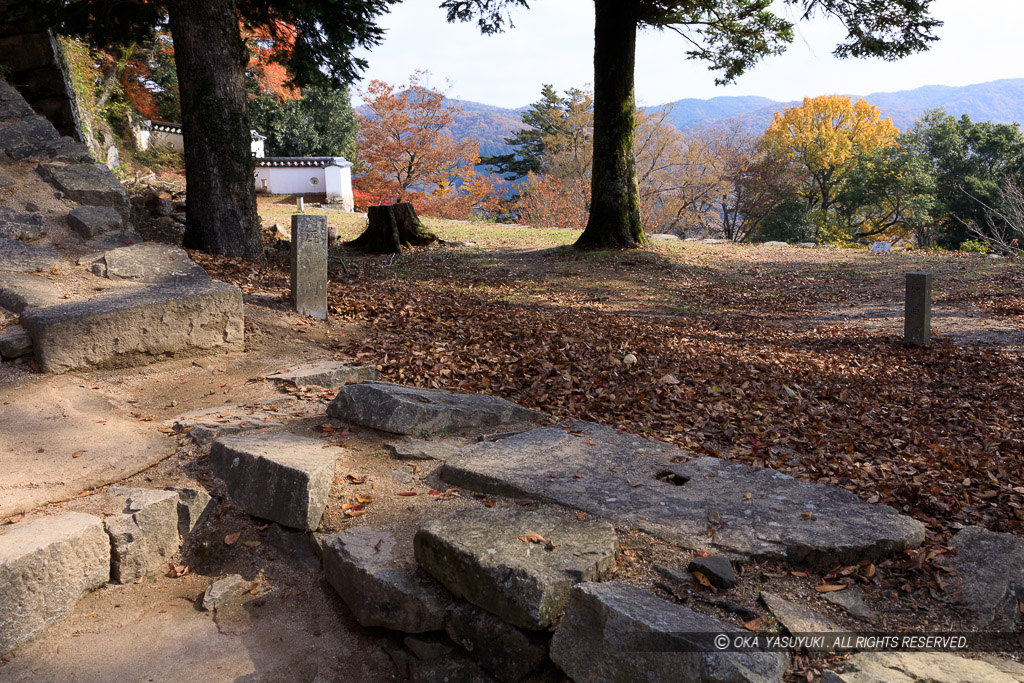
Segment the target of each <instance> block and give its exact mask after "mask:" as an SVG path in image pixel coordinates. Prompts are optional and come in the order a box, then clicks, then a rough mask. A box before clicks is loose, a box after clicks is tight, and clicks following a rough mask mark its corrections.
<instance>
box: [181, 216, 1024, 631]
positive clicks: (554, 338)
mask: <svg viewBox="0 0 1024 683" xmlns="http://www.w3.org/2000/svg"><path fill="white" fill-rule="evenodd" d="M292 206H293V204H291V203H284V202H282V203H270V202H267V203H264V204H263V205H262V206H261V213H262V215H263V219H264V223H265V224H271V223H274V222H279V223H281V224H287V220H288V215H289V214H290V213H291V211H292ZM311 211H312V212H316V211H317V210H316V209H312V210H311ZM325 213H327V214H328V216H329V222H330V224H331V225H337V226H338V228H339V232H340V234H341V235H342V237H343V239H350V238H352V237H355V236H356V235H358V234H359V232H361V230H362V229H363V228H364V227H365V219H363V218H362V217H360V216H358V215H352V214H341V213H338V212H325ZM427 222H428V225H429V226H430V227H431V228H432V229H434V230H435V231H436V232H437V233H438V234H439V236H441V237H442V238H443V239H445V240H451V241H466V242H472V243H474V246H469V247H458V248H449V247H429V248H421V249H413V250H408V251H405V252H403V253H402V254H401V255H399V256H398V257H396V258H394V259H392V258H391V257H390V256H364V255H359V254H353V253H350V252H347V251H345V250H336V251H334V252H332V259H331V277H332V282H331V284H330V287H329V294H330V298H329V306H330V313H331V315H332V317H333V318H334V319H335V320H340V321H345V322H347V323H351V325H349V326H348V327H346V329H348V330H354V331H356V332H354V333H352V332H350V333H347V334H345V335H344V336H339V337H338V338H336V339H328V340H323V341H319V342H318V343H320V344H322V345H324V346H325V347H326V348H328V349H330V350H331V351H333V352H334V353H335V355H336V356H337V357H339V358H346V359H355V360H359V361H361V362H370V363H374V364H377V365H379V366H381V368H382V375H383V378H384V379H387V380H391V381H396V382H401V383H406V384H412V385H418V386H432V387H441V388H446V389H452V390H460V391H478V392H487V393H491V394H495V395H499V396H503V397H505V398H509V399H511V400H514V401H517V402H519V403H522V404H524V405H526V406H529V407H531V408H536V409H539V410H542V411H545V412H547V413H548V414H550V415H551V416H552V418H553V419H555V420H561V419H567V418H577V419H586V420H592V421H596V422H601V423H604V424H607V425H611V426H615V427H618V428H621V429H625V430H627V431H630V432H634V433H638V434H641V435H644V436H647V437H650V438H653V439H660V440H664V441H669V442H672V443H675V444H678V445H680V446H682V447H684V448H687V449H690V450H693V451H695V452H700V453H708V454H711V455H716V456H720V457H723V458H727V459H730V460H735V461H739V462H745V463H749V464H750V465H751V466H758V467H760V466H768V467H772V468H775V469H777V470H779V471H782V472H785V473H787V474H791V475H792V476H794V477H797V478H799V479H802V480H806V481H814V482H820V483H825V484H830V485H833V486H840V487H843V488H846V489H848V490H850V491H853V492H854V493H855V494H857V495H858V496H860V497H861V498H862V499H864V500H866V501H868V502H871V503H879V504H886V505H891V506H893V507H895V508H897V509H899V510H901V511H902V512H904V513H906V514H909V515H911V516H913V517H915V518H917V519H919V520H921V521H922V522H924V523H925V524H926V525H927V530H928V538H927V541H926V544H925V546H924V547H923V548H922V549H920V550H918V551H913V552H909V553H907V554H906V555H905V556H900V557H896V558H893V559H892V560H888V561H886V562H883V563H880V564H879V565H878V567H875V566H873V565H872V566H870V567H867V566H865V567H851V568H846V569H842V568H838V569H839V573H837V574H836V575H835V576H834V577H833V579H832V580H833V581H836V580H838V581H840V582H843V581H845V582H846V583H848V584H850V585H854V584H863V585H864V586H865V587H868V586H870V587H872V588H879V589H882V591H883V592H884V593H885V594H888V595H890V596H891V597H896V596H897V595H900V596H903V597H904V598H906V602H905V603H903V605H902V607H904V608H906V609H901V612H905V613H906V614H905V615H904V618H896V619H894V622H896V623H892V625H896V624H897V623H902V624H903V625H904V626H912V625H913V616H914V610H915V609H922V610H925V612H926V613H928V614H931V615H932V616H933V617H935V616H940V615H941V606H940V604H939V603H938V602H937V600H936V598H937V597H939V595H940V593H941V591H942V590H943V589H944V588H945V586H946V585H947V584H948V581H949V580H950V579H949V572H948V571H947V565H946V563H945V558H946V557H947V554H948V552H949V550H948V548H947V545H946V544H947V542H948V540H949V537H950V536H951V535H952V534H953V533H955V532H956V531H957V530H958V529H960V528H962V527H963V526H966V525H970V524H978V525H981V526H984V527H986V528H989V529H992V530H996V531H1010V532H1015V533H1018V534H1021V533H1024V528H1022V524H1024V508H1022V504H1024V473H1022V467H1021V465H1022V462H1021V461H1022V454H1024V424H1022V417H1021V414H1022V410H1021V408H1022V403H1024V372H1022V370H1024V367H1022V364H1024V355H1022V354H1021V353H1019V350H1020V348H1021V346H1022V343H1021V342H1022V337H1024V266H1022V265H1021V264H1020V263H1017V262H1012V261H1002V260H989V259H985V258H981V257H977V256H968V255H963V254H942V253H935V252H925V251H915V252H903V253H893V254H886V255H880V254H870V253H868V252H867V251H866V250H847V249H842V250H841V249H813V250H811V249H798V248H784V249H783V248H765V247H760V246H752V245H733V244H726V245H705V244H700V243H691V242H683V241H678V240H672V241H669V240H654V241H653V244H652V245H651V246H650V247H648V248H645V249H642V250H635V251H629V252H613V253H582V254H581V253H577V252H575V251H573V250H572V249H571V248H570V246H569V245H571V243H572V242H573V240H574V239H575V238H576V235H577V233H575V232H572V231H562V230H536V229H531V228H525V227H519V226H507V225H495V224H487V223H462V222H451V221H430V220H428V221H427ZM194 256H195V258H196V259H197V260H198V261H199V262H200V263H201V264H202V265H203V266H204V267H206V268H207V270H209V271H210V272H211V273H212V274H213V275H214V276H215V277H222V278H224V279H228V280H231V281H234V282H236V283H237V284H239V285H240V286H242V287H243V290H244V291H246V292H247V293H248V294H250V295H251V296H250V297H249V303H250V305H258V304H259V302H260V301H266V302H276V303H275V304H274V305H280V303H281V301H282V300H285V299H287V296H288V293H287V290H288V268H287V252H286V250H285V249H284V248H282V249H279V250H277V251H276V252H274V253H273V254H272V258H271V264H270V265H269V266H267V267H265V268H256V269H254V268H253V267H252V266H251V265H250V264H247V263H244V262H239V261H234V260H231V259H224V258H214V257H209V256H205V255H202V254H195V255H194ZM921 270H924V271H928V272H931V273H933V275H934V277H935V287H934V312H935V322H934V325H933V340H934V344H933V346H932V347H931V348H928V349H922V348H912V347H906V346H904V345H903V343H902V330H901V329H900V327H899V325H900V324H901V320H900V319H899V316H900V315H901V311H902V295H903V275H904V273H905V272H908V271H921ZM879 309H884V310H887V311H889V317H882V318H879V316H878V315H877V314H876V313H875V312H876V311H877V310H879ZM949 315H955V316H956V317H957V320H958V324H957V325H956V326H953V325H946V324H945V323H944V318H943V316H949ZM634 359H635V361H634ZM641 536H642V535H641ZM638 539H639V540H638V542H637V545H636V551H635V552H636V557H637V560H636V561H637V562H638V563H639V565H644V566H646V567H647V569H648V571H646V572H639V573H638V578H637V579H636V580H637V581H639V582H644V581H649V580H650V576H651V574H650V571H649V568H650V565H651V564H652V563H653V562H654V561H657V558H658V556H659V554H661V553H664V552H668V551H666V550H664V549H659V548H657V547H655V546H656V545H657V544H652V543H650V542H649V539H647V540H644V539H643V538H641V537H639V536H638ZM639 565H638V566H639ZM627 568H628V565H627ZM752 571H755V573H757V574H758V579H759V580H758V583H762V582H764V581H766V580H770V579H771V576H772V572H777V571H778V570H776V569H769V570H767V571H768V572H769V574H768V575H765V576H761V574H763V573H764V572H763V571H761V570H760V569H757V570H752ZM844 572H845V573H844ZM626 573H628V572H626ZM779 576H780V577H781V576H782V575H779ZM908 610H909V611H908Z"/></svg>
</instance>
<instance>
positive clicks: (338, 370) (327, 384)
mask: <svg viewBox="0 0 1024 683" xmlns="http://www.w3.org/2000/svg"><path fill="white" fill-rule="evenodd" d="M378 374H379V373H378V372H377V368H376V367H375V366H373V365H349V364H348V363H341V362H337V361H325V362H323V363H317V364H315V365H304V366H302V367H297V368H291V369H289V370H283V371H281V372H273V373H271V374H269V375H267V379H270V380H274V381H277V382H289V383H291V384H294V385H295V386H297V387H323V388H325V389H337V388H339V387H343V386H345V385H346V384H354V383H355V382H362V381H364V380H373V379H377V375H378Z"/></svg>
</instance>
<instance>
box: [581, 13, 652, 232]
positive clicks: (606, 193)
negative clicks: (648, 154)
mask: <svg viewBox="0 0 1024 683" xmlns="http://www.w3.org/2000/svg"><path fill="white" fill-rule="evenodd" d="M639 8H640V0H594V10H595V13H596V25H595V28H594V164H593V171H592V175H591V181H590V188H591V191H590V218H589V219H588V220H587V229H586V230H584V231H583V234H582V235H580V238H579V239H578V240H577V241H576V247H577V248H579V249H608V248H620V249H621V248H629V247H637V246H640V245H642V244H644V242H645V238H644V229H643V226H642V225H641V223H640V190H639V188H638V186H637V177H636V156H635V153H634V150H633V139H634V128H635V127H636V99H635V97H634V94H633V77H634V76H633V72H634V67H635V62H636V32H637V25H638V21H639Z"/></svg>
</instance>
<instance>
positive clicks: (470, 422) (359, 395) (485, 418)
mask: <svg viewBox="0 0 1024 683" xmlns="http://www.w3.org/2000/svg"><path fill="white" fill-rule="evenodd" d="M327 414H328V415H330V416H331V417H334V418H338V419H340V420H347V421H349V422H352V423H354V424H357V425H361V426H363V427H372V428H374V429H379V430H381V431H384V432H391V433H392V434H420V433H421V432H422V431H423V430H427V431H429V432H438V431H441V430H442V429H448V430H457V429H471V428H475V427H493V426H495V425H503V424H514V423H519V422H528V421H531V420H536V419H537V418H539V417H540V416H541V415H540V413H537V412H536V411H533V410H528V409H526V408H523V407H522V406H519V405H516V404H515V403H512V402H510V401H506V400H504V399H501V398H497V397H495V396H486V395H484V394H458V393H454V392H451V391H442V390H440V389H418V388H416V387H407V386H403V385H401V384H390V383H388V382H364V383H362V384H350V385H348V386H346V387H343V388H342V390H341V391H339V392H338V395H337V396H336V397H335V398H334V400H333V401H332V402H331V405H330V406H328V408H327Z"/></svg>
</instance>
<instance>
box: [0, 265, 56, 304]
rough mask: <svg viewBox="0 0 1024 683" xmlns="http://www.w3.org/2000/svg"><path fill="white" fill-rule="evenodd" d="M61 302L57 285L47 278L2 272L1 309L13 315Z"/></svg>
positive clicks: (0, 283)
mask: <svg viewBox="0 0 1024 683" xmlns="http://www.w3.org/2000/svg"><path fill="white" fill-rule="evenodd" d="M60 302H61V294H60V290H59V289H57V285H55V284H53V283H52V282H51V281H49V280H47V279H46V278H45V277H39V276H38V275H30V274H28V273H3V272H0V307H3V308H6V309H7V310H8V311H11V312H13V313H22V312H24V311H25V310H26V309H29V308H39V307H40V306H52V305H54V304H57V303H60Z"/></svg>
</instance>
